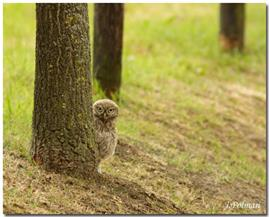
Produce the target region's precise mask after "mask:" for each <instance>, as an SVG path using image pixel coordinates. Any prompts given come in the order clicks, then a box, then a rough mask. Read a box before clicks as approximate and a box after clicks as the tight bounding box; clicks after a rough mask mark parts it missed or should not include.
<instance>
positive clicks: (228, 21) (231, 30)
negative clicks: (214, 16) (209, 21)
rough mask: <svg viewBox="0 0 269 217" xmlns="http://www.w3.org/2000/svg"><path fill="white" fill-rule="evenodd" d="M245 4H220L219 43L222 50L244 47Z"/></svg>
mask: <svg viewBox="0 0 269 217" xmlns="http://www.w3.org/2000/svg"><path fill="white" fill-rule="evenodd" d="M244 32H245V4H243V3H223V4H220V45H221V48H222V49H224V50H228V51H229V50H234V49H238V50H240V51H242V50H243V48H244Z"/></svg>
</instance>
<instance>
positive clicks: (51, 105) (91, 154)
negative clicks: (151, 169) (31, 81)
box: [31, 4, 97, 176]
mask: <svg viewBox="0 0 269 217" xmlns="http://www.w3.org/2000/svg"><path fill="white" fill-rule="evenodd" d="M36 18H37V24H36V27H37V29H36V72H35V92H34V111H33V126H32V127H33V129H32V134H33V135H32V147H31V155H32V158H33V160H34V161H35V162H36V163H38V164H40V165H42V166H43V167H44V168H45V169H47V170H53V171H57V172H65V173H68V174H72V175H79V176H80V175H81V174H83V175H87V176H88V175H90V174H92V172H93V170H95V167H96V163H97V157H96V153H97V152H96V147H95V143H94V138H93V135H94V134H93V117H92V108H91V107H92V96H91V94H92V93H91V80H90V47H89V20H88V8H87V4H36Z"/></svg>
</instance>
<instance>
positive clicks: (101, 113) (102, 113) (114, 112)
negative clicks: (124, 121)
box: [93, 99, 119, 121]
mask: <svg viewBox="0 0 269 217" xmlns="http://www.w3.org/2000/svg"><path fill="white" fill-rule="evenodd" d="M118 111H119V107H118V105H117V104H116V103H115V102H113V101H112V100H110V99H100V100H97V101H96V102H95V103H94V104H93V115H94V117H95V118H98V119H100V120H102V121H108V120H114V119H116V118H117V117H118Z"/></svg>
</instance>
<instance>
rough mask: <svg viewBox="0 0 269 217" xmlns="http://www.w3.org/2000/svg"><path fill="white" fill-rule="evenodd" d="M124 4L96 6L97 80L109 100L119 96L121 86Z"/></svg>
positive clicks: (95, 64) (94, 65) (95, 67)
mask: <svg viewBox="0 0 269 217" xmlns="http://www.w3.org/2000/svg"><path fill="white" fill-rule="evenodd" d="M123 19H124V5H123V4H95V5H94V56H93V71H94V75H95V78H96V79H97V81H98V83H99V84H100V86H101V88H102V90H103V91H104V92H105V94H106V96H107V97H108V98H112V96H113V95H116V96H118V95H119V90H120V85H121V57H122V42H123Z"/></svg>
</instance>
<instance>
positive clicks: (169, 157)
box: [4, 4, 266, 213]
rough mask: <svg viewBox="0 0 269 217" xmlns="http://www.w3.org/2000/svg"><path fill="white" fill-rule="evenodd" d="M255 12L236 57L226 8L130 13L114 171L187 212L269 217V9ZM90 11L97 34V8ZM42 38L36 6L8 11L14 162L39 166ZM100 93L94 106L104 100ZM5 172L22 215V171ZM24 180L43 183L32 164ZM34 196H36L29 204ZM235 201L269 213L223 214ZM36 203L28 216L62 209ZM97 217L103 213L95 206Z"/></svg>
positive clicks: (8, 125) (110, 169) (251, 8)
mask: <svg viewBox="0 0 269 217" xmlns="http://www.w3.org/2000/svg"><path fill="white" fill-rule="evenodd" d="M246 8H247V20H246V49H245V51H244V53H243V54H240V53H237V52H235V53H233V54H228V53H222V52H221V51H220V50H219V47H218V37H217V35H218V4H154V5H153V4H129V5H126V14H125V29H124V31H125V34H124V55H123V74H122V76H123V79H122V80H123V83H122V88H121V103H120V119H119V122H118V130H119V134H120V138H122V139H124V141H126V142H125V143H126V144H127V143H128V144H129V145H119V147H118V149H117V151H118V152H117V154H116V156H115V157H114V159H113V160H112V161H111V162H109V163H107V164H105V165H104V170H105V171H106V172H107V173H109V174H111V175H113V176H115V177H117V176H118V177H125V178H127V179H128V180H131V181H134V182H136V183H138V184H139V185H141V186H142V187H143V188H145V189H147V190H148V191H153V192H155V193H156V195H158V196H165V197H166V198H169V200H171V201H173V202H174V203H175V204H177V205H178V206H179V207H181V208H182V209H184V210H186V211H187V212H188V213H223V212H225V213H261V212H263V213H264V212H265V183H266V173H265V172H266V168H265V160H266V151H265V136H266V134H265V127H266V120H265V109H266V105H265V91H266V90H265V89H266V88H265V61H266V59H265V52H266V44H265V43H266V40H265V30H266V29H265V5H264V4H260V5H259V4H249V5H247V7H246ZM89 12H90V21H91V27H92V26H93V25H92V5H90V10H89ZM25 14H27V16H25ZM11 15H12V17H11ZM15 21H16V22H15ZM92 29H93V28H91V32H92ZM91 36H92V35H91ZM34 37H35V12H34V5H32V4H5V5H4V150H5V159H6V158H7V159H8V158H9V157H10V156H9V154H10V153H12V152H16V153H17V155H19V156H20V155H21V156H22V157H23V159H24V161H29V162H30V159H29V155H28V150H29V147H30V140H31V116H32V109H33V81H34V54H35V53H34V47H35V42H34V41H35V38H34ZM91 38H92V37H91ZM93 86H94V96H93V97H94V99H98V98H101V97H103V94H102V93H101V92H100V90H99V88H97V85H96V83H94V85H93ZM15 160H16V159H15ZM29 162H27V163H26V164H27V165H28V164H29ZM4 169H5V171H6V172H5V173H7V174H8V176H10V178H13V179H15V180H16V182H15V183H14V186H13V187H12V189H11V188H10V183H8V182H6V184H5V189H4V193H5V198H9V199H8V200H7V202H6V203H5V206H6V209H13V208H14V207H15V206H16V205H14V203H13V202H12V200H13V199H14V198H15V197H16V200H18V201H25V198H24V196H23V195H22V194H21V192H22V189H20V188H19V186H20V185H22V186H24V184H23V180H22V179H20V178H19V177H18V174H17V173H16V170H15V169H13V170H12V171H8V170H9V169H10V168H9V167H8V166H7V165H6V166H5V165H4ZM41 173H42V172H41ZM23 174H24V176H27V177H28V176H29V177H32V178H33V179H34V178H36V175H35V172H33V167H32V166H26V169H25V170H24V172H23ZM41 187H42V185H41ZM68 187H70V188H71V191H72V192H74V193H75V192H76V189H74V188H76V187H74V186H73V187H72V186H68ZM55 191H56V192H58V191H60V194H61V197H60V198H55V197H53V192H54V191H53V190H52V191H50V192H47V193H46V194H45V195H44V197H45V198H47V200H48V201H50V203H51V204H52V206H53V204H59V201H61V202H62V201H63V198H65V200H64V201H66V202H64V203H66V204H65V205H64V207H68V204H69V202H68V200H69V199H68V198H69V197H70V195H69V194H68V193H66V192H65V190H59V189H55ZM29 192H31V191H29ZM77 192H80V193H81V192H82V190H81V189H77ZM80 193H79V194H80ZM34 196H35V195H34V194H31V193H29V194H27V198H29V200H32V199H33V197H34ZM107 199H108V198H107ZM108 200H109V199H108ZM234 200H237V201H238V200H245V201H247V202H252V203H253V202H257V203H260V204H261V206H262V207H261V209H259V210H248V209H243V210H240V209H234V210H224V203H225V202H227V201H234ZM33 201H36V202H31V203H30V204H28V205H25V207H24V208H23V209H24V211H25V210H26V209H32V210H34V211H35V212H40V213H46V212H47V211H48V210H50V211H51V210H55V209H53V208H52V209H51V208H48V207H47V208H46V207H45V208H44V207H40V206H41V205H40V203H41V202H40V201H41V199H40V200H39V199H37V200H34V199H33ZM88 205H89V204H88ZM86 206H87V203H84V205H81V206H79V205H78V206H76V209H75V210H73V211H74V212H77V213H81V210H85V207H86ZM117 206H120V205H119V203H118V204H117ZM23 209H19V208H18V209H17V210H20V211H21V212H23V211H22V210H23ZM115 210H117V209H115ZM119 210H123V212H124V210H128V209H126V207H121V208H120V209H119ZM138 210H139V209H138ZM27 211H29V210H27ZM69 211H70V210H69ZM88 211H89V212H93V211H96V209H95V208H94V205H91V206H90V208H89V210H88ZM65 212H68V210H65ZM103 212H105V211H104V210H103ZM137 212H139V211H137Z"/></svg>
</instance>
